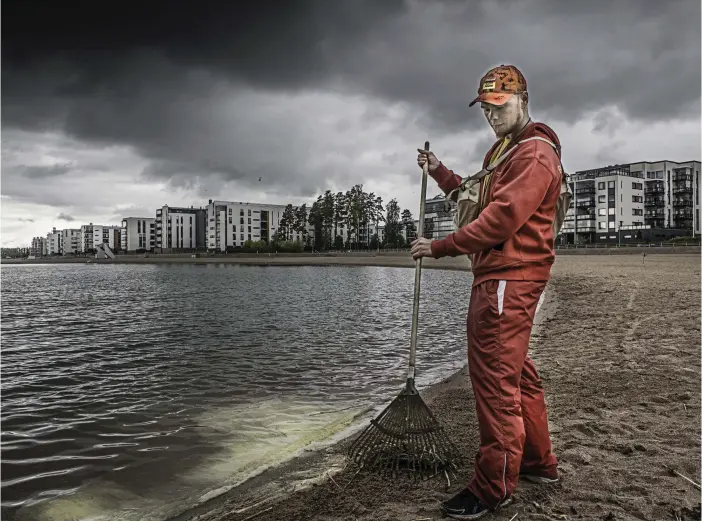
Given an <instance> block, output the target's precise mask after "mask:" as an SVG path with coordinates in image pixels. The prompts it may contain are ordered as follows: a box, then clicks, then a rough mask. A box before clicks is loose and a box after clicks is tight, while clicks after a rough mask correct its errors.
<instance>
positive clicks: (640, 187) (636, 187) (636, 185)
mask: <svg viewBox="0 0 702 522" xmlns="http://www.w3.org/2000/svg"><path fill="white" fill-rule="evenodd" d="M631 188H633V189H634V190H643V184H641V183H632V184H631Z"/></svg>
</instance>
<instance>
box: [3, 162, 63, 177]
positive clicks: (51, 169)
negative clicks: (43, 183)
mask: <svg viewBox="0 0 702 522" xmlns="http://www.w3.org/2000/svg"><path fill="white" fill-rule="evenodd" d="M71 170H72V167H71V165H70V164H68V163H66V164H55V165H17V166H12V167H9V168H8V169H7V170H6V171H5V173H6V174H8V175H13V176H15V177H17V176H19V177H23V178H27V179H30V180H42V179H45V178H55V177H57V176H63V175H64V174H67V173H69V172H70V171H71Z"/></svg>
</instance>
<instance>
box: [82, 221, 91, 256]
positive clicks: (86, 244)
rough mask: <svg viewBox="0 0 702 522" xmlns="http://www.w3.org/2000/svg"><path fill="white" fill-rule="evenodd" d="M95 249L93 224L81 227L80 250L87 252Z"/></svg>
mask: <svg viewBox="0 0 702 522" xmlns="http://www.w3.org/2000/svg"><path fill="white" fill-rule="evenodd" d="M92 249H93V224H92V223H90V224H89V225H81V227H80V251H81V252H83V253H85V252H88V251H89V250H92Z"/></svg>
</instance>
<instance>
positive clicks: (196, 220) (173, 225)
mask: <svg viewBox="0 0 702 522" xmlns="http://www.w3.org/2000/svg"><path fill="white" fill-rule="evenodd" d="M155 224H156V227H155V241H154V248H155V249H156V251H157V252H164V251H165V252H169V251H172V250H195V249H205V248H207V241H206V234H205V230H206V229H205V227H206V225H207V209H204V208H194V207H190V208H182V207H169V206H168V205H164V206H163V207H161V208H159V209H156V219H155Z"/></svg>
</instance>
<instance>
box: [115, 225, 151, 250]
mask: <svg viewBox="0 0 702 522" xmlns="http://www.w3.org/2000/svg"><path fill="white" fill-rule="evenodd" d="M155 245H156V218H145V217H127V218H124V219H123V220H122V229H121V230H120V246H121V249H122V250H124V251H126V252H134V251H136V250H146V251H153V249H154V247H155Z"/></svg>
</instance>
